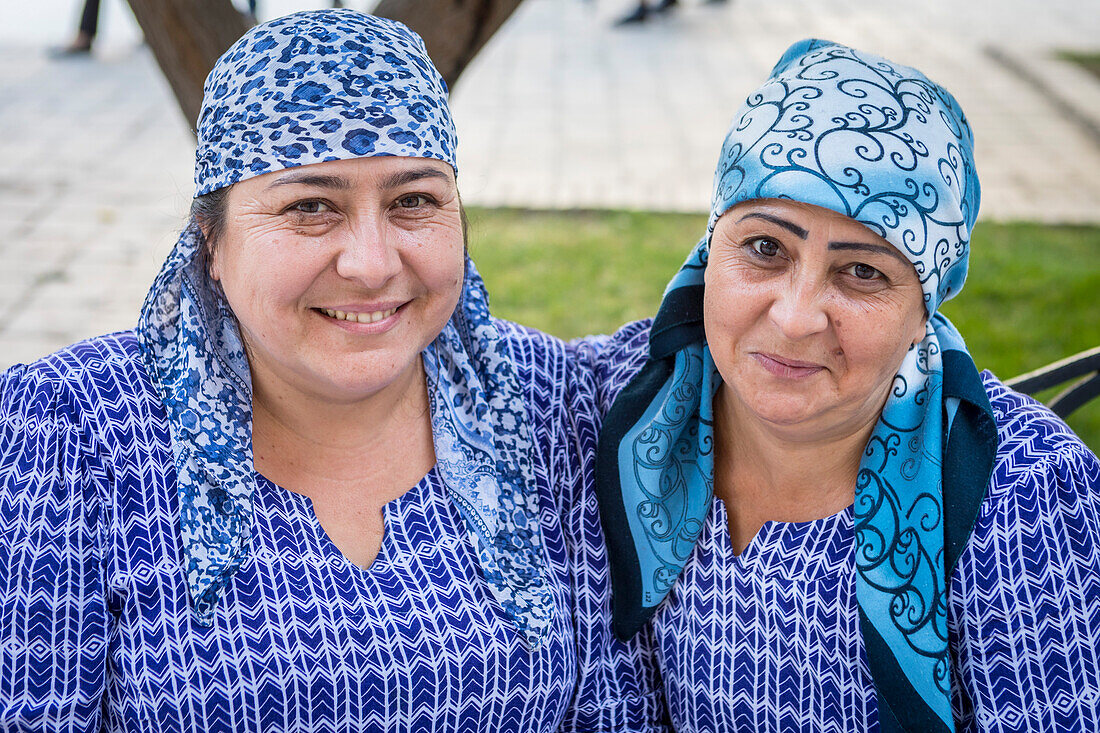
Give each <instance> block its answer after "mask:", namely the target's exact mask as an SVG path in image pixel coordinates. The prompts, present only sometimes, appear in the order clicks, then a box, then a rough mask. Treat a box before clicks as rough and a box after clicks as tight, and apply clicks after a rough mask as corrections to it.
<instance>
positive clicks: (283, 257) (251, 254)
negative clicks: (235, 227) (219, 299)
mask: <svg viewBox="0 0 1100 733" xmlns="http://www.w3.org/2000/svg"><path fill="white" fill-rule="evenodd" d="M226 245H227V246H226V247H225V248H224V250H223V251H222V252H221V253H220V254H221V256H220V257H219V258H218V264H219V268H218V269H219V274H220V276H221V284H222V289H223V290H224V291H225V294H226V297H227V298H229V302H230V305H231V306H233V308H234V310H235V311H237V310H238V309H241V310H243V309H244V308H247V307H249V305H250V304H257V305H265V306H271V305H275V304H286V303H289V302H292V301H294V300H296V299H297V298H298V297H299V296H301V295H302V294H303V293H304V292H305V291H306V290H307V289H308V288H309V286H310V284H311V283H312V282H313V281H314V280H315V279H316V277H317V274H318V272H320V271H321V270H323V269H324V262H321V261H317V260H322V259H323V258H322V257H318V255H319V254H320V250H319V248H317V247H312V248H303V247H293V246H287V245H286V244H285V243H284V242H283V241H282V240H281V239H280V238H279V237H277V236H276V237H264V238H256V237H241V238H237V239H234V240H232V241H229V242H226ZM242 315H243V314H242V313H240V312H238V317H241V316H242Z"/></svg>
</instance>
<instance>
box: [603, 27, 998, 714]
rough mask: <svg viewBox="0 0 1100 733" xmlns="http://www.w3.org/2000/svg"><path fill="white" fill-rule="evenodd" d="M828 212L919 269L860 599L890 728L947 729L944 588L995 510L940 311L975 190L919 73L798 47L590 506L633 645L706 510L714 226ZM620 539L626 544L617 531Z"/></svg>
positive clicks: (962, 138)
mask: <svg viewBox="0 0 1100 733" xmlns="http://www.w3.org/2000/svg"><path fill="white" fill-rule="evenodd" d="M764 198H784V199H792V200H796V201H801V202H805V203H809V204H815V205H817V206H822V207H824V208H827V209H831V210H833V211H837V212H840V213H841V214H844V215H846V216H849V217H851V218H852V219H855V220H856V221H858V222H860V223H861V224H864V225H865V226H867V227H868V228H870V229H871V230H872V231H874V232H875V233H877V234H879V235H880V236H882V237H883V238H884V239H886V240H887V241H889V242H890V243H891V244H893V245H894V246H895V247H896V248H897V249H898V250H899V251H900V252H901V253H902V254H904V255H905V256H906V257H907V258H908V259H909V261H910V262H911V263H912V264H913V267H914V269H915V270H916V272H917V275H918V277H919V279H920V282H921V286H922V289H923V292H924V305H925V308H926V310H927V314H928V322H927V327H926V330H925V336H924V339H923V341H921V342H920V343H919V344H918V345H917V346H915V347H913V348H911V349H910V351H909V352H908V353H907V354H906V356H905V359H904V361H903V363H902V365H901V368H900V369H899V370H898V373H897V375H896V376H895V378H894V383H893V387H892V390H891V392H890V394H889V396H888V398H887V401H886V404H885V406H884V407H883V410H882V414H881V416H880V418H879V421H878V423H877V425H876V427H875V429H874V432H873V434H872V437H871V439H870V441H869V442H868V444H867V447H866V449H865V451H864V454H863V457H862V461H861V463H860V467H859V473H858V478H857V482H856V487H855V505H854V515H855V541H856V568H857V574H856V597H857V600H858V604H859V613H860V621H861V626H862V630H863V636H864V641H865V644H866V648H867V656H868V659H869V662H870V666H871V672H872V676H873V678H874V682H875V687H876V692H877V694H878V701H879V711H880V722H881V725H882V727H883V729H884V730H897V729H901V730H908V731H936V730H952V729H953V727H954V724H953V720H952V713H951V698H950V691H951V680H950V670H951V660H950V651H949V645H948V630H947V598H946V593H947V586H948V579H949V578H950V575H951V571H952V570H953V568H954V566H955V562H956V560H957V559H958V556H959V553H960V552H961V550H962V548H963V546H964V545H965V543H966V540H967V538H968V536H969V533H970V531H971V528H972V527H973V522H974V518H975V516H976V513H977V509H978V505H979V504H980V502H981V499H982V497H983V496H984V492H985V487H986V483H987V482H988V478H989V472H990V469H991V467H992V456H993V449H994V447H995V443H994V441H995V437H996V433H995V429H994V426H993V422H992V416H991V414H990V407H989V401H988V399H987V397H986V395H985V392H984V390H983V388H982V385H981V381H980V379H979V377H978V374H977V370H976V369H975V368H974V364H973V361H972V360H971V358H970V355H969V354H968V353H967V351H966V347H965V345H964V344H963V341H962V338H961V337H960V336H959V334H958V332H957V331H956V330H955V329H954V327H953V326H952V325H951V324H950V323H949V322H948V321H947V319H946V318H944V317H943V316H941V315H939V314H938V313H937V309H938V308H939V305H940V304H941V303H942V302H944V301H945V300H947V299H948V298H950V297H952V296H954V295H955V294H956V293H958V291H959V288H961V287H962V284H963V280H964V279H965V277H966V269H967V259H968V252H969V243H970V232H971V229H972V228H973V226H974V221H975V218H976V217H977V214H978V201H979V189H978V179H977V175H976V173H975V169H974V155H973V138H972V135H971V131H970V127H969V125H968V124H967V122H966V118H965V117H964V116H963V114H962V110H961V109H960V108H959V105H958V103H957V102H956V101H955V99H954V98H953V97H952V96H951V95H950V94H949V93H947V91H945V90H944V89H943V88H942V87H940V86H938V85H936V84H934V83H933V82H931V81H929V80H928V79H927V78H926V77H925V76H924V75H923V74H921V73H920V72H919V71H917V70H915V69H911V68H907V67H904V66H899V65H897V64H894V63H892V62H890V61H887V60H886V59H883V58H880V57H878V56H872V55H870V54H865V53H861V52H859V51H855V50H853V49H851V48H846V47H844V46H839V45H836V44H833V43H828V42H824V41H815V40H809V41H803V42H801V43H798V44H795V45H794V46H792V47H791V48H790V49H789V50H788V51H787V53H786V54H784V56H783V58H782V59H780V61H779V63H778V64H777V65H776V67H775V69H774V70H773V71H772V76H771V78H770V79H769V80H768V81H767V82H766V83H765V84H764V85H763V86H762V87H761V88H760V89H758V90H756V91H755V92H753V93H752V95H750V96H749V98H748V99H747V100H746V102H745V105H744V106H743V107H742V108H741V110H740V112H739V113H738V115H737V116H736V117H735V119H734V122H733V124H732V126H731V127H730V130H729V132H728V133H727V137H726V140H725V143H724V145H723V146H722V154H721V157H720V158H719V161H718V168H717V171H716V173H715V179H714V194H713V199H712V208H711V215H710V221H709V223H708V225H707V233H706V235H705V236H704V237H703V239H702V240H701V241H700V242H699V244H698V245H697V246H696V247H695V249H694V250H693V251H692V253H691V255H690V256H689V257H688V259H687V261H686V262H685V264H684V266H683V268H682V269H681V270H680V272H679V273H677V275H676V277H675V278H674V279H673V280H672V282H671V283H670V284H669V286H668V288H667V290H666V291H665V296H664V299H663V301H662V303H661V308H660V311H659V312H658V314H657V317H656V319H655V320H654V323H653V326H652V328H651V331H650V355H649V360H648V362H647V363H646V365H645V366H644V367H643V369H642V370H641V372H639V374H638V375H637V376H636V377H635V378H634V379H633V380H632V381H631V382H630V384H629V385H628V386H627V387H626V388H625V389H624V390H623V392H622V393H621V394H620V396H619V397H618V399H617V400H616V402H615V404H614V406H613V407H612V409H611V411H610V413H609V415H608V417H607V419H606V421H605V423H604V429H603V434H602V436H601V441H600V454H599V461H598V492H599V497H600V503H601V513H602V516H603V521H604V525H605V529H606V535H607V541H608V548H609V552H610V555H611V558H612V581H613V586H614V592H615V596H614V617H615V630H616V633H617V634H619V635H620V636H621V637H627V636H630V635H632V634H633V633H634V632H635V631H636V630H637V629H638V628H639V627H640V626H641V625H642V624H643V623H644V622H645V621H646V619H648V618H649V616H650V615H652V613H653V612H654V611H655V610H656V608H657V606H658V604H660V602H661V601H662V600H663V599H664V597H665V596H666V595H667V593H668V591H669V589H670V588H671V587H672V585H673V583H675V581H676V579H677V577H679V575H680V572H681V571H682V569H683V567H684V564H685V563H686V562H687V559H688V557H689V556H690V555H691V552H692V550H693V548H694V546H695V543H696V541H697V539H698V537H699V533H700V531H701V530H702V527H703V526H704V524H705V520H706V517H707V514H708V513H709V511H710V507H711V503H712V497H713V478H714V463H713V447H714V435H713V424H714V423H713V412H712V398H713V396H714V395H715V393H716V391H717V389H718V387H719V385H720V383H721V377H720V375H719V374H718V372H717V370H716V369H715V366H714V362H713V360H712V359H711V356H710V352H709V350H708V349H707V345H706V342H705V334H704V330H703V309H702V302H703V283H704V280H703V273H704V270H705V268H706V263H707V253H708V250H709V246H710V238H711V234H712V232H713V231H714V225H715V222H717V220H718V218H719V217H720V216H721V215H722V214H723V213H725V212H726V211H728V210H729V209H730V208H731V207H733V206H734V205H736V204H738V203H740V202H742V201H748V200H752V199H764ZM623 527H626V528H627V531H623V529H622V528H623Z"/></svg>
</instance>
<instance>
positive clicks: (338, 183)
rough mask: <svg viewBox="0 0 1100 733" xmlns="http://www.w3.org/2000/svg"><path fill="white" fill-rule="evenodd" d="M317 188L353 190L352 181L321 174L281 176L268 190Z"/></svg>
mask: <svg viewBox="0 0 1100 733" xmlns="http://www.w3.org/2000/svg"><path fill="white" fill-rule="evenodd" d="M292 185H300V186H316V187H317V188H332V189H336V190H339V191H346V190H347V189H349V188H351V181H349V180H348V179H346V178H341V177H340V176H325V175H321V174H319V173H307V172H304V171H303V172H298V173H288V174H287V175H285V176H280V177H279V178H277V179H275V180H274V181H272V182H271V184H270V185H269V186H268V189H269V190H270V189H272V188H275V187H276V186H292Z"/></svg>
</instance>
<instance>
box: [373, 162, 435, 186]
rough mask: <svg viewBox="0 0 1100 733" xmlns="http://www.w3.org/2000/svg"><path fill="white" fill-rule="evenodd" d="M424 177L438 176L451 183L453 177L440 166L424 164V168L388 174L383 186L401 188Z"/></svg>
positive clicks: (383, 180)
mask: <svg viewBox="0 0 1100 733" xmlns="http://www.w3.org/2000/svg"><path fill="white" fill-rule="evenodd" d="M422 178H438V179H440V180H441V181H446V182H447V183H450V181H451V177H450V176H448V175H447V174H446V173H444V172H443V171H441V170H439V169H438V168H432V167H431V166H427V165H426V166H424V167H423V168H414V169H413V170H408V171H399V172H397V173H394V174H392V175H389V176H386V178H384V179H382V188H400V187H401V186H404V185H406V184H409V183H412V182H413V181H419V180H420V179H422Z"/></svg>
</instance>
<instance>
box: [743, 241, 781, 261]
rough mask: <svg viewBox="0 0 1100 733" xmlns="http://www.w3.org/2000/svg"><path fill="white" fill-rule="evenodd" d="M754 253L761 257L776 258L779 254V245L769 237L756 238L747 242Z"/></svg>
mask: <svg viewBox="0 0 1100 733" xmlns="http://www.w3.org/2000/svg"><path fill="white" fill-rule="evenodd" d="M747 244H748V246H749V247H751V248H752V251H753V252H755V253H756V254H758V255H760V256H761V257H775V256H776V255H778V254H779V243H778V242H776V241H775V240H774V239H769V238H767V237H755V238H753V239H750V240H749V241H748V242H747Z"/></svg>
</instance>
